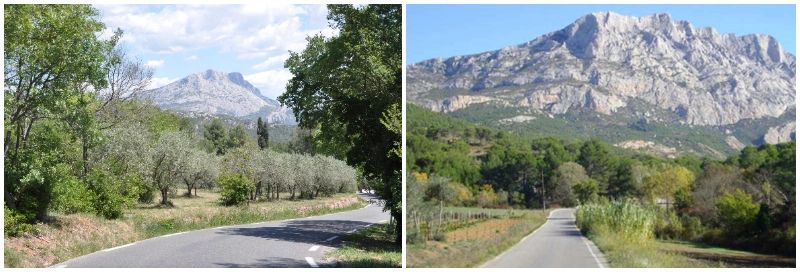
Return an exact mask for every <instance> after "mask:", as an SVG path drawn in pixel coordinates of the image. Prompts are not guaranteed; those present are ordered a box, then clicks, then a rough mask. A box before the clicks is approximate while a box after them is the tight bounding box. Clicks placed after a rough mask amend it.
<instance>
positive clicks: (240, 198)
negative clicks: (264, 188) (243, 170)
mask: <svg viewBox="0 0 800 272" xmlns="http://www.w3.org/2000/svg"><path fill="white" fill-rule="evenodd" d="M219 187H220V189H221V191H220V195H221V196H220V202H221V203H222V205H225V206H233V205H242V204H246V203H247V199H248V197H249V196H250V192H251V191H253V190H254V189H255V188H254V185H253V184H252V183H251V182H249V181H248V179H247V178H245V177H244V176H243V175H241V174H225V175H223V176H221V177H220V178H219Z"/></svg>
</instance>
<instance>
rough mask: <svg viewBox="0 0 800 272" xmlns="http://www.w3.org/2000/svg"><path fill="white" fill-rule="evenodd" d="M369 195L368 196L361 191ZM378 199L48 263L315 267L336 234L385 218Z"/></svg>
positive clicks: (333, 243) (336, 239)
mask: <svg viewBox="0 0 800 272" xmlns="http://www.w3.org/2000/svg"><path fill="white" fill-rule="evenodd" d="M361 196H362V197H365V198H368V199H374V197H373V196H371V195H361ZM389 218H390V215H389V213H388V212H383V208H382V207H381V206H380V205H378V204H370V205H369V206H367V207H364V208H361V209H358V210H353V211H347V212H341V213H335V214H328V215H321V216H313V217H308V218H298V219H290V220H281V221H271V222H263V223H256V224H249V225H237V226H225V227H218V228H213V229H204V230H197V231H190V232H184V233H177V234H170V235H164V236H160V237H155V238H151V239H147V240H143V241H139V242H135V243H132V244H127V245H123V246H119V247H115V248H110V249H105V250H101V251H98V252H95V253H92V254H89V255H85V256H81V257H78V258H75V259H71V260H68V261H66V262H63V263H60V264H58V265H54V266H53V267H190V268H193V267H195V268H196V267H317V266H325V265H326V264H325V263H322V262H323V261H324V259H325V258H324V256H325V253H326V252H327V251H329V250H332V249H334V248H336V247H337V246H338V245H339V244H340V240H341V237H342V236H343V235H346V234H347V233H349V232H353V231H355V230H357V229H360V228H364V227H367V226H369V225H371V224H375V223H381V222H385V221H388V220H389Z"/></svg>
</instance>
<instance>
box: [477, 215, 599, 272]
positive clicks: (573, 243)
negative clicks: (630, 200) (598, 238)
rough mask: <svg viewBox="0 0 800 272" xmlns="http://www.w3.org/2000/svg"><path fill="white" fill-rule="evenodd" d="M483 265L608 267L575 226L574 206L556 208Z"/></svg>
mask: <svg viewBox="0 0 800 272" xmlns="http://www.w3.org/2000/svg"><path fill="white" fill-rule="evenodd" d="M483 267H594V268H598V267H599V268H602V267H606V264H605V259H604V257H603V254H602V253H601V252H600V250H599V249H597V247H596V246H595V245H594V243H592V241H590V240H589V239H587V238H586V237H584V236H583V234H581V232H580V230H578V227H577V226H576V225H575V209H557V210H553V211H552V212H551V213H550V216H548V218H547V222H545V223H544V224H542V226H540V227H539V228H538V229H536V230H535V231H534V232H532V233H531V234H529V235H528V236H527V237H525V238H523V239H522V241H520V242H519V243H517V244H516V245H514V246H513V247H511V248H510V249H509V250H507V251H506V252H504V253H503V254H501V255H499V256H497V257H496V258H494V259H493V260H490V261H489V262H487V263H485V264H484V265H483Z"/></svg>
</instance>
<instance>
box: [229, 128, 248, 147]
mask: <svg viewBox="0 0 800 272" xmlns="http://www.w3.org/2000/svg"><path fill="white" fill-rule="evenodd" d="M247 138H248V135H247V130H246V129H245V128H244V126H242V125H236V126H235V127H233V129H231V131H230V134H228V148H239V147H243V146H244V145H245V144H246V143H247Z"/></svg>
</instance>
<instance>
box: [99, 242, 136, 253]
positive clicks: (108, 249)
mask: <svg viewBox="0 0 800 272" xmlns="http://www.w3.org/2000/svg"><path fill="white" fill-rule="evenodd" d="M134 244H136V243H130V244H127V245H121V246H118V247H112V248H107V249H103V250H101V251H103V252H108V251H112V250H117V249H120V248H123V247H127V246H132V245H134Z"/></svg>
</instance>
